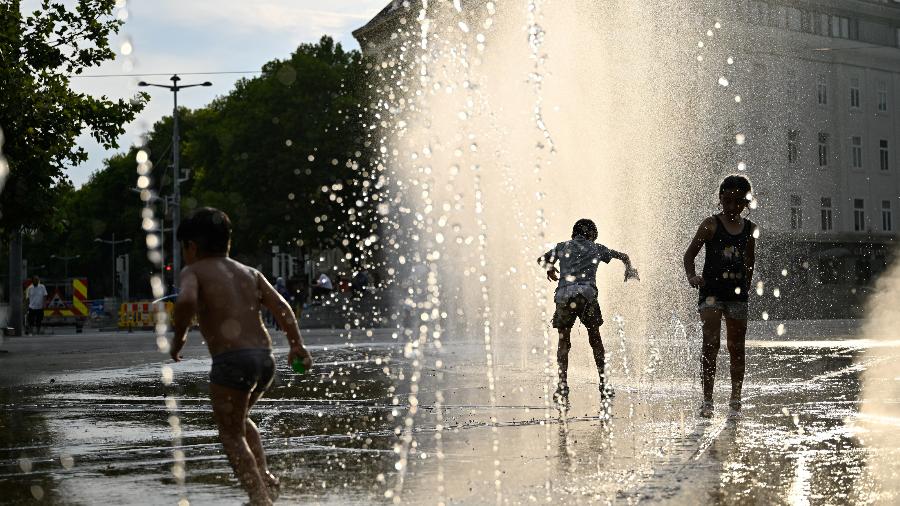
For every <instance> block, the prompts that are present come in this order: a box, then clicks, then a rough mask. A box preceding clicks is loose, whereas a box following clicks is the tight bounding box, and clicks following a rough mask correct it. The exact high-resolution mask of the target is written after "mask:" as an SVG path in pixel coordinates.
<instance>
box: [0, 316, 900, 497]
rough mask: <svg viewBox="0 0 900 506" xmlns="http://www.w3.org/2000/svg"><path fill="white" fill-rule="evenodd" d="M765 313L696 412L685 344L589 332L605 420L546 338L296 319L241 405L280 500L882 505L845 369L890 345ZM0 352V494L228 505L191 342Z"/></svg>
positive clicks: (126, 341)
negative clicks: (168, 347)
mask: <svg viewBox="0 0 900 506" xmlns="http://www.w3.org/2000/svg"><path fill="white" fill-rule="evenodd" d="M776 328H777V323H776V322H766V323H760V324H756V325H754V327H753V328H752V329H751V336H750V337H749V338H748V339H749V341H748V346H749V349H748V365H747V371H748V375H747V376H748V377H747V383H746V385H745V408H744V413H743V416H741V417H739V418H733V417H728V416H726V412H725V406H724V402H720V405H719V406H717V413H716V415H715V416H714V417H713V418H712V419H709V420H705V419H700V418H698V417H697V413H696V411H697V407H698V397H699V394H698V392H699V382H698V381H697V379H696V378H694V375H693V374H692V372H693V371H694V370H695V369H696V363H694V362H693V360H695V357H696V353H694V351H693V348H696V347H695V346H691V345H690V340H687V341H684V342H657V343H655V346H656V348H653V347H651V349H657V350H658V355H659V356H658V357H657V359H655V360H654V359H651V360H647V361H644V362H640V361H632V364H631V369H630V370H629V367H628V363H627V360H628V355H629V351H628V348H626V347H624V346H622V347H621V348H619V347H618V345H617V344H616V342H615V339H610V338H606V339H607V345H606V346H607V350H608V352H609V353H610V373H611V376H612V382H613V384H614V386H615V389H616V396H615V398H614V399H613V401H612V405H611V411H610V414H609V417H606V416H601V412H600V411H599V409H598V407H599V401H598V396H597V392H596V384H595V382H594V381H593V377H594V376H593V373H592V371H590V369H589V368H588V367H586V366H582V367H581V368H580V369H578V370H576V371H573V374H572V377H573V379H572V381H571V383H572V395H571V406H570V408H569V409H568V410H567V411H560V410H558V409H557V408H556V407H555V406H553V405H551V403H550V402H549V401H548V399H547V393H548V392H549V384H548V381H547V379H548V376H547V375H546V374H545V373H544V371H543V367H544V362H543V360H544V356H543V350H541V351H540V352H536V351H537V350H525V352H526V353H525V354H524V356H523V355H520V354H517V353H507V354H501V353H498V354H497V356H496V357H495V361H494V367H493V368H488V367H487V366H486V365H485V350H484V343H483V342H471V341H467V342H454V340H453V339H452V338H451V336H444V339H443V341H442V344H443V346H442V347H441V348H440V349H439V350H431V351H432V352H433V353H432V352H428V353H425V356H424V358H423V357H422V356H419V355H417V353H416V350H415V348H414V347H413V346H411V345H409V344H407V343H408V338H407V337H406V336H405V335H403V333H402V332H397V331H395V330H390V329H385V330H374V331H369V332H362V331H354V332H353V333H352V335H350V336H349V337H348V335H347V334H346V333H342V332H339V331H308V332H307V333H306V339H307V342H308V343H309V344H310V345H311V348H312V351H313V353H314V354H315V356H316V359H317V365H316V367H315V368H314V370H313V371H312V372H311V373H310V374H307V375H302V376H300V375H296V374H293V373H292V372H291V371H290V370H289V369H288V368H287V364H286V363H285V362H284V356H285V354H286V349H285V348H284V347H283V345H282V346H277V347H276V358H278V359H279V364H278V367H279V371H278V372H279V376H278V379H277V380H276V383H275V384H273V387H272V388H271V390H270V391H269V393H268V394H267V395H266V397H265V398H263V399H262V400H261V401H260V402H259V404H258V405H257V406H256V407H255V408H254V410H253V418H254V419H255V420H256V421H257V424H258V425H259V427H260V430H261V432H262V434H263V443H264V446H265V447H266V451H267V454H268V455H269V462H270V467H271V468H272V469H273V471H274V472H275V473H276V474H279V475H280V476H282V480H283V486H282V493H281V499H280V502H283V503H293V502H315V503H323V504H348V503H372V502H391V501H394V500H397V501H400V502H403V503H415V504H438V503H441V502H443V503H446V504H473V503H478V504H487V503H497V502H500V503H509V504H522V503H531V502H541V503H548V502H549V503H625V504H628V503H636V502H653V503H676V504H685V503H698V502H699V503H729V504H732V503H747V504H753V503H756V504H835V503H841V504H843V503H854V504H869V503H881V504H890V503H897V502H898V501H900V497H898V496H897V495H896V488H895V487H894V488H892V487H891V486H889V485H886V483H890V482H889V481H886V477H885V472H886V471H885V467H884V466H881V467H878V468H877V472H876V467H875V466H872V465H870V463H871V462H872V461H873V459H878V460H879V461H880V462H882V463H883V462H889V463H893V464H892V465H888V466H887V468H886V469H887V473H894V476H896V474H897V473H898V472H900V467H898V466H900V464H897V462H900V447H898V446H897V445H896V441H897V438H890V437H888V438H877V437H870V436H873V435H877V434H876V433H878V432H879V431H882V432H883V433H885V434H892V433H896V432H898V431H897V429H898V425H900V421H898V420H895V419H887V420H880V421H879V423H875V424H872V423H863V422H865V420H863V419H862V418H861V415H860V414H859V412H860V405H861V404H860V399H859V392H860V375H861V373H862V371H863V370H865V369H866V368H868V367H869V366H871V365H872V364H875V363H884V362H891V361H893V362H894V363H897V362H900V342H897V341H890V340H888V341H885V342H873V341H866V340H862V339H858V338H857V337H855V333H856V332H857V326H856V325H854V324H852V322H850V323H848V322H813V323H803V324H801V323H799V322H797V323H789V324H788V329H789V330H788V332H786V333H784V334H783V335H778V333H777V332H776V331H775V329H776ZM582 337H583V336H582ZM277 341H278V342H279V343H283V342H284V341H283V338H280V339H278V340H277ZM573 344H574V348H573V354H577V355H578V356H579V359H580V360H581V363H582V364H584V363H585V362H584V361H585V359H584V356H586V355H588V354H589V353H588V347H587V344H586V339H580V338H579V336H578V334H577V333H576V335H575V336H573ZM0 348H5V349H6V350H8V351H9V353H6V354H0V497H3V501H2V502H4V503H23V504H28V503H34V502H36V498H37V497H40V499H41V502H46V503H55V504H93V503H130V504H135V503H137V504H175V503H177V502H178V501H179V499H182V498H187V499H188V500H189V501H190V503H191V504H240V503H242V502H243V501H245V496H244V494H243V493H242V491H241V490H240V488H239V487H238V486H237V483H236V481H235V480H234V479H233V478H232V475H231V470H230V468H229V467H228V464H227V462H226V460H225V457H224V455H223V453H222V452H221V449H220V447H219V446H218V444H217V439H216V432H215V430H214V426H213V422H212V417H211V415H210V411H209V409H210V407H209V400H208V396H207V393H206V387H207V384H206V375H207V372H208V368H209V358H208V357H207V356H206V351H205V348H204V347H203V346H202V344H201V343H200V340H199V339H198V336H194V337H192V338H191V340H190V341H189V345H188V348H187V349H186V354H185V356H186V358H187V360H185V361H184V362H182V363H179V364H175V365H173V366H172V369H173V371H174V381H173V382H172V383H171V384H170V385H165V384H164V382H163V381H162V380H161V366H163V365H164V360H162V359H163V357H162V355H160V354H159V353H158V352H157V351H156V349H155V348H156V344H155V340H154V337H153V336H152V335H150V334H149V333H135V334H125V333H110V334H83V335H77V336H76V335H56V336H42V337H35V338H31V337H25V338H12V339H10V338H7V340H6V342H5V343H4V344H3V345H2V346H0ZM531 351H535V352H536V353H530V352H531ZM724 351H725V350H724V348H723V353H721V354H720V361H719V374H718V384H717V389H718V390H717V396H718V397H717V399H719V398H720V399H722V401H724V399H725V398H726V397H727V387H728V381H727V362H726V360H727V353H724ZM873 351H874V353H873ZM437 360H440V361H441V364H440V365H439V366H438V365H437V364H436V361H437ZM575 363H576V366H577V364H578V363H579V362H578V360H575ZM639 363H640V364H642V366H641V367H642V369H641V370H640V371H637V370H636V369H637V364H639ZM882 370H883V369H882ZM887 370H888V371H893V374H897V371H898V369H896V368H893V369H892V368H887ZM492 380H493V384H494V385H495V388H494V389H493V390H491V389H490V388H489V385H490V384H492ZM883 380H885V381H897V380H898V378H883ZM411 393H412V394H414V395H412V396H411V395H410V394H411ZM167 397H168V398H169V399H177V406H174V405H173V404H172V401H171V400H170V401H169V405H168V406H167V403H166V399H167ZM898 401H900V399H894V400H893V402H894V403H895V404H896V403H897V402H898ZM411 405H412V406H414V407H415V409H414V410H410V406H411ZM173 408H174V409H173ZM413 411H414V412H413ZM173 415H174V419H173ZM173 427H177V430H173ZM873 441H877V443H873ZM885 441H887V443H885ZM178 452H181V453H183V461H184V477H185V478H184V484H183V485H182V484H181V483H180V482H179V480H178V479H176V475H177V471H178V469H175V471H176V473H173V466H175V467H177V466H176V463H177V462H179V461H180V460H176V458H175V457H174V456H175V455H178V456H179V458H180V455H181V453H178Z"/></svg>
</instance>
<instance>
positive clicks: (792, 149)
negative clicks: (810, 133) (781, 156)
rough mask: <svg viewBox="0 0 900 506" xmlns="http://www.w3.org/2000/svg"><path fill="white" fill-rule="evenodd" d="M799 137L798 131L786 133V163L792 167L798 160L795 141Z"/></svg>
mask: <svg viewBox="0 0 900 506" xmlns="http://www.w3.org/2000/svg"><path fill="white" fill-rule="evenodd" d="M799 137H800V131H799V130H788V132H787V149H788V152H787V161H788V163H789V164H791V165H793V164H795V163H797V160H798V158H799V154H800V153H799V151H798V149H797V139H798V138H799Z"/></svg>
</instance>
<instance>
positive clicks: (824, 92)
mask: <svg viewBox="0 0 900 506" xmlns="http://www.w3.org/2000/svg"><path fill="white" fill-rule="evenodd" d="M816 100H817V101H818V102H819V105H825V104H827V103H828V84H827V83H826V82H825V75H824V74H819V76H818V78H817V80H816Z"/></svg>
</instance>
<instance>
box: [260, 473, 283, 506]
mask: <svg viewBox="0 0 900 506" xmlns="http://www.w3.org/2000/svg"><path fill="white" fill-rule="evenodd" d="M262 476H263V481H264V482H266V488H268V489H269V497H271V498H272V500H273V501H274V500H276V499H278V495H279V493H280V492H281V480H279V479H278V477H277V476H275V475H274V474H272V473H271V471H265V472H263V473H262Z"/></svg>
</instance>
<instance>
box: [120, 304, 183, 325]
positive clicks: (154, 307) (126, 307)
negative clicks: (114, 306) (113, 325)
mask: <svg viewBox="0 0 900 506" xmlns="http://www.w3.org/2000/svg"><path fill="white" fill-rule="evenodd" d="M174 309H175V305H174V304H172V303H171V302H157V303H155V304H154V303H153V302H149V301H142V302H125V303H124V304H122V305H120V306H119V328H120V329H135V328H140V329H152V328H153V327H154V326H155V325H156V314H157V313H158V312H159V311H165V313H166V314H167V315H168V317H167V320H166V321H168V322H171V321H172V314H173V311H174Z"/></svg>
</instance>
